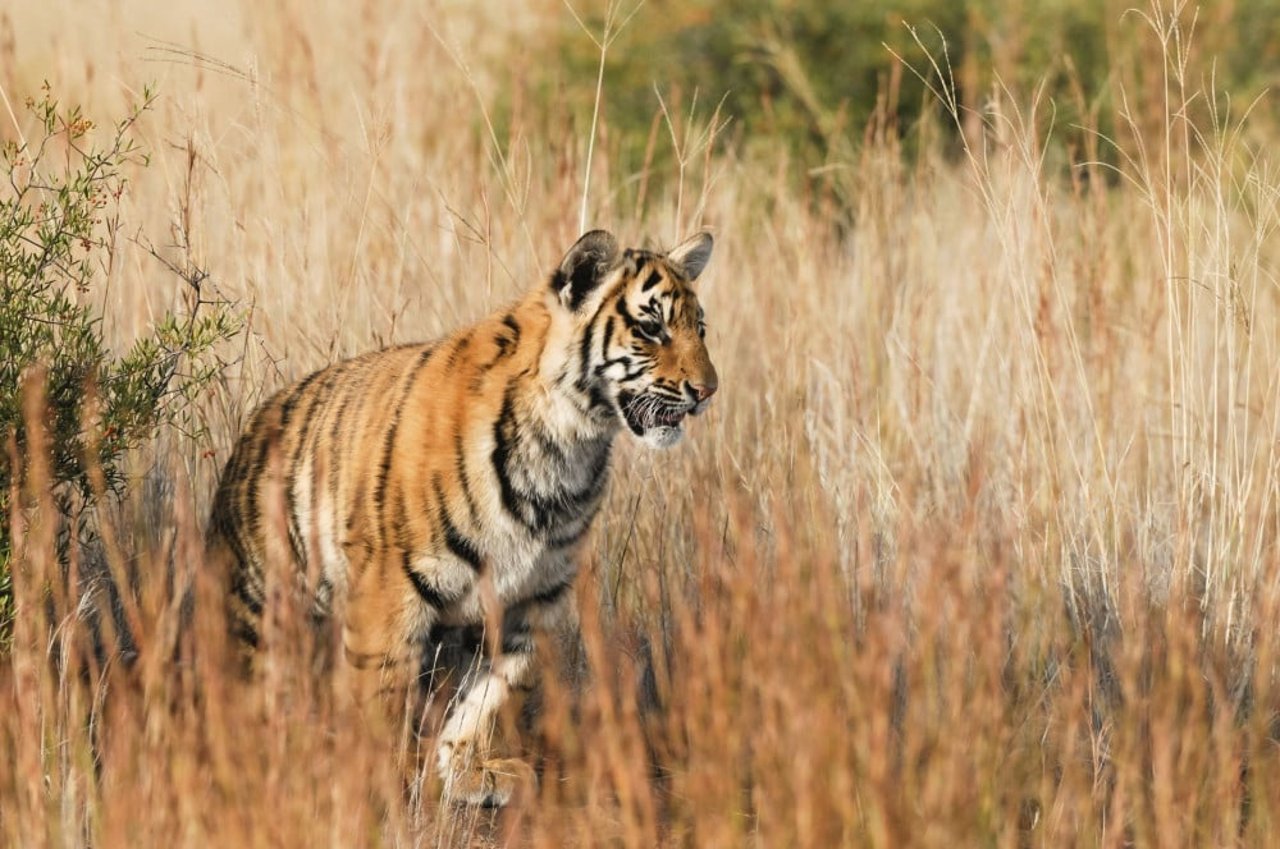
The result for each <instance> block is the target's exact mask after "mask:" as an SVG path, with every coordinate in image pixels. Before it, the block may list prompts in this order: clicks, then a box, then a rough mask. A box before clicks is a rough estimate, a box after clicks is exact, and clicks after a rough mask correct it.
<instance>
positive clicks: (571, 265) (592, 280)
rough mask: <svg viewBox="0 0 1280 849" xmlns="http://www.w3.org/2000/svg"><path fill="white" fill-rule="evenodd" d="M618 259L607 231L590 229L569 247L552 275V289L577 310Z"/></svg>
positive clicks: (616, 241) (565, 304) (611, 236)
mask: <svg viewBox="0 0 1280 849" xmlns="http://www.w3.org/2000/svg"><path fill="white" fill-rule="evenodd" d="M617 259H618V240H617V239H615V238H614V237H613V234H612V233H609V232H608V231H607V230H592V231H591V232H590V233H586V234H585V235H583V236H582V238H580V239H578V241H577V242H575V243H574V245H573V247H571V248H569V252H568V253H566V254H565V255H564V259H562V260H560V267H559V268H558V269H556V271H555V273H554V274H552V275H551V289H552V291H554V292H555V293H556V294H557V295H559V296H560V303H562V304H564V306H565V307H566V308H568V309H570V310H573V311H577V309H578V308H579V307H581V306H582V303H583V301H585V300H586V298H587V295H589V294H591V291H592V290H593V289H595V288H596V286H598V285H599V284H600V281H601V280H603V279H604V276H605V274H607V273H608V272H609V270H610V269H611V268H613V266H614V265H615V264H616V262H617Z"/></svg>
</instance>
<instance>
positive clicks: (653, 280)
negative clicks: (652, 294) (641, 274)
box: [640, 271, 662, 292]
mask: <svg viewBox="0 0 1280 849" xmlns="http://www.w3.org/2000/svg"><path fill="white" fill-rule="evenodd" d="M661 282H662V275H661V274H659V273H658V272H657V271H651V272H650V273H649V277H648V279H647V280H645V281H644V285H643V286H641V287H640V291H641V292H648V291H649V290H650V289H652V288H653V287H654V286H657V285H658V284H659V283H661Z"/></svg>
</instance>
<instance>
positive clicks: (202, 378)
mask: <svg viewBox="0 0 1280 849" xmlns="http://www.w3.org/2000/svg"><path fill="white" fill-rule="evenodd" d="M153 102H154V95H153V94H152V93H151V92H150V91H149V90H148V91H145V92H144V96H143V99H142V102H141V104H140V105H139V106H137V107H136V108H135V109H133V110H132V111H131V112H130V113H129V114H128V115H127V116H126V117H125V118H124V119H123V120H122V121H120V122H119V123H117V124H115V125H114V126H112V127H110V128H107V132H106V133H105V134H103V135H105V137H106V141H105V143H101V144H95V137H96V136H99V133H96V132H95V128H94V126H93V124H92V122H91V121H89V120H88V119H87V118H85V117H84V116H83V115H82V114H81V112H80V110H79V109H76V108H63V107H61V106H60V105H59V104H58V103H57V101H55V100H54V99H53V97H52V96H51V94H50V92H49V90H48V87H47V86H46V88H45V90H44V92H43V94H42V96H41V97H39V98H36V99H31V100H29V101H28V103H27V108H28V109H29V110H30V112H31V113H32V115H33V116H34V118H35V119H36V125H37V132H36V133H34V134H33V137H32V138H29V139H27V140H25V141H10V142H8V143H6V144H4V146H3V148H2V149H0V177H2V178H3V179H2V180H0V445H3V446H7V445H10V444H13V445H15V446H16V448H17V456H18V464H19V466H21V464H22V458H23V454H24V451H25V447H26V443H27V439H26V430H25V424H24V421H23V414H22V395H23V386H24V380H25V378H26V377H27V376H28V375H29V374H30V373H31V370H32V368H33V366H36V365H39V366H41V367H43V369H44V370H45V379H46V392H47V405H48V409H47V411H46V414H45V417H46V418H45V426H46V427H47V428H48V435H49V444H50V448H51V453H52V456H51V457H50V461H51V474H52V477H53V480H52V481H50V482H49V484H50V485H52V486H53V487H54V488H55V491H56V492H57V493H58V494H59V496H60V497H61V500H62V502H63V503H69V502H70V499H69V497H68V496H69V494H74V495H75V496H77V498H76V499H75V500H76V501H78V502H79V503H80V504H88V503H92V501H93V499H94V496H95V493H94V491H93V490H94V488H93V487H92V486H91V484H90V479H89V470H90V469H91V468H93V467H95V466H96V467H97V468H100V469H101V470H102V473H103V476H104V478H105V481H106V486H107V488H108V489H109V490H111V491H112V492H113V493H118V492H119V491H120V489H121V487H122V486H123V483H124V473H123V467H122V466H123V460H124V458H125V456H126V453H127V452H128V451H129V450H130V449H132V448H135V447H137V446H139V445H140V444H142V443H143V442H144V441H146V440H148V439H149V438H151V437H152V436H153V435H154V434H155V433H156V431H157V429H158V428H160V427H163V426H171V425H175V424H183V423H189V422H190V421H191V419H190V418H189V417H190V414H191V411H192V407H191V403H192V401H193V400H194V399H195V397H196V395H197V393H199V391H200V390H201V389H202V388H203V387H205V386H206V385H208V384H209V382H210V381H211V380H213V379H214V378H215V377H216V376H217V374H218V372H219V365H218V363H217V361H216V359H215V358H214V357H212V356H211V353H212V350H213V348H214V346H215V345H217V344H218V343H219V342H220V341H222V340H225V339H227V338H229V337H231V336H232V335H234V334H235V333H236V332H237V330H238V327H239V323H240V318H239V316H238V314H237V313H236V312H235V311H234V310H232V309H231V308H230V307H229V305H227V304H226V303H224V302H220V301H217V300H213V299H210V298H208V297H207V296H205V295H203V294H202V293H201V286H202V284H203V283H204V280H203V275H202V274H200V273H198V272H183V271H181V270H178V269H172V270H175V271H178V272H179V274H178V277H179V279H180V280H182V281H183V283H184V285H185V286H186V288H187V290H188V291H187V298H186V303H187V308H186V309H185V310H184V311H183V312H182V313H181V314H177V313H169V314H166V315H164V316H163V317H162V318H161V319H160V320H159V321H158V322H157V323H156V325H155V326H154V328H153V329H152V332H151V333H150V335H147V336H144V337H142V338H140V339H138V340H136V341H135V342H134V343H133V344H132V346H131V347H129V348H128V349H127V350H125V351H123V353H119V354H117V353H115V352H113V351H112V350H111V348H110V347H109V345H108V342H107V340H106V339H105V338H104V334H103V328H102V318H101V315H100V314H99V312H98V308H97V307H95V303H100V298H101V295H102V293H101V292H100V291H98V289H100V288H101V286H102V285H103V284H104V283H105V281H106V279H107V277H108V269H109V268H110V265H111V263H112V262H113V260H114V259H115V257H116V247H117V241H116V240H117V237H118V235H119V205H120V202H121V198H122V197H123V195H124V192H125V191H126V187H127V184H128V180H127V172H128V171H129V170H130V169H133V168H138V167H142V166H145V164H146V162H147V160H146V157H145V155H144V154H143V153H142V152H141V151H140V149H139V147H138V145H137V143H136V141H135V140H134V138H133V133H132V131H133V128H134V126H135V124H136V122H137V121H138V119H139V118H140V117H141V115H142V114H143V113H144V112H145V111H146V110H147V109H148V108H150V107H151V105H152V104H153ZM165 273H166V275H167V274H168V273H169V272H167V271H166V272H165ZM95 298H97V299H99V300H95ZM88 397H93V398H95V399H96V405H95V406H96V410H94V411H88V410H86V404H85V399H86V398H88ZM90 414H92V419H93V420H92V421H86V419H87V418H89V416H90ZM86 426H87V427H88V428H91V429H92V431H93V433H92V438H89V437H90V434H88V433H87V432H86ZM88 445H93V446H94V456H92V457H91V456H89V452H88V449H87V446H88ZM20 474H21V469H20V468H14V467H13V463H12V460H11V458H10V456H9V451H8V450H7V449H5V450H3V452H0V514H2V515H3V516H4V520H3V521H0V641H2V640H3V635H4V634H5V633H6V632H7V630H8V629H7V627H6V625H7V622H8V619H9V617H10V615H11V610H10V603H11V598H10V569H9V561H10V558H11V554H12V552H11V540H10V537H9V533H10V531H9V522H8V516H9V511H10V508H11V504H10V501H11V492H13V491H14V489H13V484H14V481H15V479H16V478H17V476H18V475H20Z"/></svg>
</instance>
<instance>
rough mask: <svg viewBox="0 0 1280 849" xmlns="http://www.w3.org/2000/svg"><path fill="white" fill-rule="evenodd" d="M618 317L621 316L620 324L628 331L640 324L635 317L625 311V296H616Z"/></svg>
mask: <svg viewBox="0 0 1280 849" xmlns="http://www.w3.org/2000/svg"><path fill="white" fill-rule="evenodd" d="M618 315H620V316H622V323H623V324H625V325H626V326H627V329H628V330H634V329H635V328H636V327H637V326H639V324H640V322H639V321H637V320H636V318H635V316H633V315H632V314H631V313H630V312H629V311H628V310H627V296H626V295H625V294H623V295H619V296H618Z"/></svg>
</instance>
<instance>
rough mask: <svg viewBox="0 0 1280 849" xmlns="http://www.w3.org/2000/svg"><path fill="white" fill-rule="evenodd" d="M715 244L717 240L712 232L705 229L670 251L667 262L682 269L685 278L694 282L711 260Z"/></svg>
mask: <svg viewBox="0 0 1280 849" xmlns="http://www.w3.org/2000/svg"><path fill="white" fill-rule="evenodd" d="M714 246H715V241H714V240H713V239H712V238H711V234H710V233H708V232H706V231H705V230H704V231H703V232H701V233H698V234H697V235H696V236H692V237H690V238H688V239H685V240H684V241H683V242H681V243H680V244H678V245H676V246H675V247H674V248H672V249H671V250H670V251H668V252H667V262H668V263H670V264H671V265H673V266H675V267H676V268H677V269H678V270H679V271H681V272H682V273H683V274H684V277H685V279H686V280H688V281H689V282H690V283H692V282H693V281H694V280H697V279H698V275H700V274H701V273H702V270H703V269H704V268H706V267H707V263H708V262H710V261H711V248H712V247H714Z"/></svg>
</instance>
